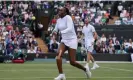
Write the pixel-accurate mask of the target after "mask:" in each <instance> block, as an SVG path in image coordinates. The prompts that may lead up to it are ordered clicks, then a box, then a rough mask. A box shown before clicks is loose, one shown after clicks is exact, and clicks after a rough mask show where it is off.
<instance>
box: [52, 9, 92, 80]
mask: <svg viewBox="0 0 133 80" xmlns="http://www.w3.org/2000/svg"><path fill="white" fill-rule="evenodd" d="M58 14H59V17H60V18H59V19H58V20H57V23H56V26H55V29H54V30H53V32H52V34H53V35H56V33H57V32H58V31H60V32H61V37H62V40H61V43H60V46H59V49H58V55H57V56H56V62H57V67H58V70H59V76H58V77H56V78H55V80H62V79H63V80H65V79H66V77H65V74H64V73H63V70H62V55H63V54H64V52H65V51H66V50H68V55H69V59H70V64H71V65H72V66H74V67H77V68H79V69H81V70H83V71H85V73H86V76H87V78H90V77H91V72H90V69H89V67H88V66H85V67H84V66H82V65H80V64H79V63H77V62H76V61H75V60H76V59H75V56H76V49H77V35H76V32H75V29H74V24H73V21H72V18H71V16H70V13H69V10H68V8H66V7H62V8H60V10H59V13H58Z"/></svg>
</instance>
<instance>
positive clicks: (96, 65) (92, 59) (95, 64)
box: [88, 53, 99, 70]
mask: <svg viewBox="0 0 133 80" xmlns="http://www.w3.org/2000/svg"><path fill="white" fill-rule="evenodd" d="M88 55H89V56H90V60H91V61H92V63H93V67H92V68H91V69H92V70H94V69H96V68H99V65H98V64H97V63H96V62H95V59H94V57H93V56H92V55H91V53H88Z"/></svg>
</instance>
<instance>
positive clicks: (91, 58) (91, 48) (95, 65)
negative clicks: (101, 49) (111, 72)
mask: <svg viewBox="0 0 133 80" xmlns="http://www.w3.org/2000/svg"><path fill="white" fill-rule="evenodd" d="M93 49H94V48H93V46H89V47H88V48H87V51H88V54H87V63H86V66H87V65H89V62H90V61H92V63H93V67H92V68H91V69H96V68H99V66H98V65H97V63H96V62H95V59H94V57H93V56H92V55H91V54H92V51H93Z"/></svg>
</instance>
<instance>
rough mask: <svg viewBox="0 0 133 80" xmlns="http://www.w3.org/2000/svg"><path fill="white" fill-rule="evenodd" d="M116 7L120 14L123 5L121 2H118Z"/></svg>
mask: <svg viewBox="0 0 133 80" xmlns="http://www.w3.org/2000/svg"><path fill="white" fill-rule="evenodd" d="M117 9H118V15H119V16H120V13H121V12H122V10H123V6H122V4H121V3H119V5H118V7H117Z"/></svg>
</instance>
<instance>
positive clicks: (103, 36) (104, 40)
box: [100, 34, 106, 43]
mask: <svg viewBox="0 0 133 80" xmlns="http://www.w3.org/2000/svg"><path fill="white" fill-rule="evenodd" d="M100 40H101V42H102V41H103V42H104V43H106V37H105V35H104V34H102V37H101V39H100Z"/></svg>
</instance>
